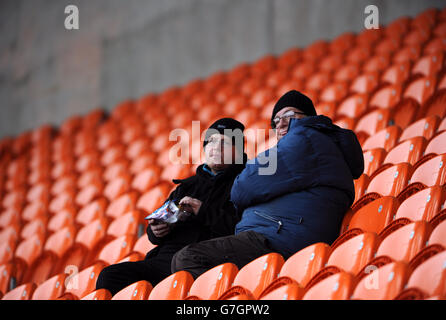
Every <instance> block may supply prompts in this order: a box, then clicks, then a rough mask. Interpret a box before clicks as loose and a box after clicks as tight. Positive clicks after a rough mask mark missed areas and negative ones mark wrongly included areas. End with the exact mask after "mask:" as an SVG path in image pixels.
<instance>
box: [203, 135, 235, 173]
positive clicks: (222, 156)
mask: <svg viewBox="0 0 446 320" xmlns="http://www.w3.org/2000/svg"><path fill="white" fill-rule="evenodd" d="M204 154H205V157H206V164H207V165H208V166H209V167H211V169H213V170H216V171H219V170H223V169H225V168H227V167H228V166H230V165H231V164H234V163H235V159H236V157H237V150H236V148H235V146H233V145H232V139H231V138H229V137H227V136H225V135H222V134H218V133H217V134H213V135H212V136H210V138H209V139H208V143H207V144H206V147H205V148H204Z"/></svg>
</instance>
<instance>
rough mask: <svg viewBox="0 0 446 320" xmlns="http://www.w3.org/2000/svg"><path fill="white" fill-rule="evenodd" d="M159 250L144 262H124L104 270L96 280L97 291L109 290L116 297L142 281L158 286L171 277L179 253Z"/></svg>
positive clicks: (154, 250)
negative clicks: (122, 290)
mask: <svg viewBox="0 0 446 320" xmlns="http://www.w3.org/2000/svg"><path fill="white" fill-rule="evenodd" d="M159 249H160V248H159V247H157V248H155V249H153V250H152V251H153V252H152V251H151V252H149V253H148V255H147V256H146V258H145V259H144V260H142V261H136V262H122V263H118V264H112V265H110V266H108V267H106V268H104V269H103V270H102V271H101V273H100V274H99V276H98V279H97V280H96V290H97V289H107V290H109V291H110V293H111V294H112V295H115V294H116V293H117V292H119V291H120V290H121V289H124V288H125V287H127V286H129V285H131V284H132V283H135V282H137V281H141V280H146V281H148V282H150V284H152V286H156V285H157V284H158V283H159V282H161V281H162V280H163V279H165V278H167V277H168V276H170V274H171V273H170V265H171V261H172V257H173V255H174V253H175V252H176V251H177V250H169V249H168V250H163V251H162V252H159ZM178 249H179V248H178ZM166 251H167V252H166Z"/></svg>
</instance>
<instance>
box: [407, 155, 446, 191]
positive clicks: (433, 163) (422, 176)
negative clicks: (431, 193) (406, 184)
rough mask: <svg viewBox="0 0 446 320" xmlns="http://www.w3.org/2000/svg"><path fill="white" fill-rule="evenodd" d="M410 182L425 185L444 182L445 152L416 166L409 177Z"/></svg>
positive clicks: (445, 180) (445, 175)
mask: <svg viewBox="0 0 446 320" xmlns="http://www.w3.org/2000/svg"><path fill="white" fill-rule="evenodd" d="M410 182H411V184H412V183H422V184H423V185H425V186H427V187H432V186H435V185H439V186H441V185H443V184H445V183H446V154H443V155H439V156H436V157H434V158H432V159H430V160H428V161H426V162H424V163H422V164H421V165H420V166H418V167H417V168H416V169H415V171H414V172H413V174H412V176H411V177H410Z"/></svg>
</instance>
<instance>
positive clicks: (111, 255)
mask: <svg viewBox="0 0 446 320" xmlns="http://www.w3.org/2000/svg"><path fill="white" fill-rule="evenodd" d="M135 241H136V237H135V236H134V235H128V234H127V235H123V236H121V237H119V238H117V239H115V240H113V241H111V242H109V243H107V244H106V245H105V246H104V247H103V248H102V250H101V252H100V253H99V255H98V260H100V261H103V262H105V263H107V264H114V263H116V262H118V261H119V260H121V259H122V258H124V257H125V256H127V255H128V254H129V253H130V252H131V250H132V248H133V246H134V245H135Z"/></svg>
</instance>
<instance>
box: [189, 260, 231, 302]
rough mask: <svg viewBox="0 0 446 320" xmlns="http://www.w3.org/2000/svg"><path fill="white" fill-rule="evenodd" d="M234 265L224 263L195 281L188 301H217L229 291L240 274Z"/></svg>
mask: <svg viewBox="0 0 446 320" xmlns="http://www.w3.org/2000/svg"><path fill="white" fill-rule="evenodd" d="M238 271H239V270H238V268H237V266H236V265H235V264H233V263H224V264H221V265H219V266H216V267H214V268H212V269H210V270H208V271H206V272H205V273H203V274H202V275H200V276H199V277H198V278H197V279H195V281H194V283H193V284H192V286H191V288H190V290H189V295H188V296H187V297H186V299H187V300H216V299H218V297H220V296H221V295H222V294H223V293H224V292H225V291H226V290H228V289H229V288H230V287H231V286H232V283H233V282H234V279H235V277H236V275H237V273H238Z"/></svg>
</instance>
